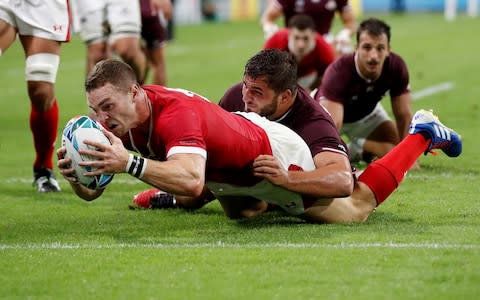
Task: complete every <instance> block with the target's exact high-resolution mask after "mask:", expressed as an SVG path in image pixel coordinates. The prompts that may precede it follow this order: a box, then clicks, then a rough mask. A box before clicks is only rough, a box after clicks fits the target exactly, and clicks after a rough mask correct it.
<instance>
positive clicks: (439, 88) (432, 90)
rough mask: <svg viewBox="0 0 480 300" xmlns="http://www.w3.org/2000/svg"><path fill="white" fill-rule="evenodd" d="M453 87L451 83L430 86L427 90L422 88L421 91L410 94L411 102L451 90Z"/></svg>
mask: <svg viewBox="0 0 480 300" xmlns="http://www.w3.org/2000/svg"><path fill="white" fill-rule="evenodd" d="M454 87H455V84H454V83H453V82H444V83H440V84H437V85H432V86H429V87H427V88H424V89H423V90H419V91H417V92H413V93H412V99H413V100H420V99H422V98H425V97H428V96H431V95H434V94H438V93H441V92H444V91H448V90H451V89H453V88H454Z"/></svg>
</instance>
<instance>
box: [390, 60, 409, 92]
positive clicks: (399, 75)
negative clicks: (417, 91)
mask: <svg viewBox="0 0 480 300" xmlns="http://www.w3.org/2000/svg"><path fill="white" fill-rule="evenodd" d="M392 58H393V59H392V61H391V64H392V65H391V67H392V74H395V78H394V80H393V81H392V83H393V84H392V88H391V89H390V97H391V98H394V97H397V96H400V95H402V94H405V93H407V92H410V86H409V80H410V79H409V78H410V76H409V74H408V68H407V65H406V63H405V61H404V60H403V59H402V58H401V57H400V56H395V57H392Z"/></svg>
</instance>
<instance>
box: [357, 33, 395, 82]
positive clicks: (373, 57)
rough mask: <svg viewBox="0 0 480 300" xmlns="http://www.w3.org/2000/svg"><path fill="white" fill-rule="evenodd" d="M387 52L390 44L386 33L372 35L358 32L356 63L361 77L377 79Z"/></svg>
mask: <svg viewBox="0 0 480 300" xmlns="http://www.w3.org/2000/svg"><path fill="white" fill-rule="evenodd" d="M389 54H390V45H389V44H388V38H387V35H386V34H381V35H380V36H373V35H370V34H368V32H366V31H364V32H362V33H360V36H359V41H358V45H357V54H356V57H357V62H356V63H357V65H358V68H359V70H360V72H361V73H362V76H363V77H366V78H367V79H371V80H375V79H377V78H378V77H379V76H380V74H381V73H382V69H383V63H384V62H385V59H386V58H387V57H388V55H389Z"/></svg>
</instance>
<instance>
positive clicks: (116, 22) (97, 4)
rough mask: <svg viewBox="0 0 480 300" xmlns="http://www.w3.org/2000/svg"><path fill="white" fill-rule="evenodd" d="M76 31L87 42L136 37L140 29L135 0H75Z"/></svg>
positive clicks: (139, 18)
mask: <svg viewBox="0 0 480 300" xmlns="http://www.w3.org/2000/svg"><path fill="white" fill-rule="evenodd" d="M75 1H76V2H75V5H74V6H73V13H74V18H75V19H76V22H75V24H76V27H78V28H75V30H76V31H78V32H79V33H80V37H81V38H82V40H83V41H85V42H86V43H87V44H93V43H99V42H105V41H108V42H109V43H112V42H114V41H115V40H116V39H118V38H122V37H132V36H133V37H140V32H141V29H142V27H141V26H142V25H141V15H140V2H139V1H138V0H136V1H132V0H95V1H91V0H75Z"/></svg>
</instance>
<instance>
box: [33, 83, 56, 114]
mask: <svg viewBox="0 0 480 300" xmlns="http://www.w3.org/2000/svg"><path fill="white" fill-rule="evenodd" d="M28 96H29V98H30V102H31V104H32V106H33V107H34V108H35V110H36V111H47V110H49V109H50V107H52V104H53V101H54V92H53V84H52V83H48V82H42V81H29V82H28Z"/></svg>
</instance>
